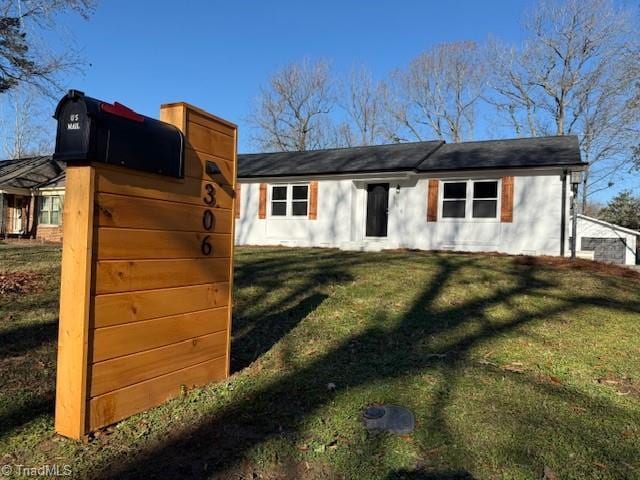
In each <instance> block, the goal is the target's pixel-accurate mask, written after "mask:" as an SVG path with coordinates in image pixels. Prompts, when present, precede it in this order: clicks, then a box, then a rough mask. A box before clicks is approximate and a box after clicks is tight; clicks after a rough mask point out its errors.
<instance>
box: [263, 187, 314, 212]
mask: <svg viewBox="0 0 640 480" xmlns="http://www.w3.org/2000/svg"><path fill="white" fill-rule="evenodd" d="M274 187H286V188H287V196H286V198H285V200H273V199H272V197H273V188H274ZM293 187H307V199H306V203H307V213H306V215H293V203H294V202H299V203H301V202H304V201H305V200H302V199H297V200H294V199H293ZM310 192H311V187H310V182H296V183H271V184H269V189H268V193H267V197H268V198H267V203H268V204H269V208H268V209H267V210H268V216H267V217H268V218H270V219H274V220H291V219H300V220H306V219H309V202H310V200H311V199H310V196H311V195H310ZM273 202H280V203H285V204H286V209H285V210H286V213H285V215H274V214H273Z"/></svg>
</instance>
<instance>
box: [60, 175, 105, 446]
mask: <svg viewBox="0 0 640 480" xmlns="http://www.w3.org/2000/svg"><path fill="white" fill-rule="evenodd" d="M67 187H68V190H67V195H66V199H65V202H64V210H65V215H64V217H65V222H64V226H63V228H64V236H65V238H66V239H67V240H66V242H64V244H63V245H62V274H61V285H60V321H59V326H58V362H57V376H56V413H55V429H56V432H58V433H60V434H62V435H65V436H67V437H71V438H76V439H77V438H81V437H82V436H83V435H85V434H86V433H87V424H86V417H87V414H86V407H87V395H88V392H87V383H88V378H87V368H88V364H89V345H90V344H91V329H90V323H91V321H90V317H91V314H92V312H91V300H92V298H91V297H92V292H91V286H92V279H91V270H92V265H93V251H92V250H93V235H94V228H93V212H94V188H95V171H94V168H93V167H68V168H67Z"/></svg>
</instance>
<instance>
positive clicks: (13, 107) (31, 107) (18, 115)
mask: <svg viewBox="0 0 640 480" xmlns="http://www.w3.org/2000/svg"><path fill="white" fill-rule="evenodd" d="M40 100H41V98H40V95H38V92H37V91H35V88H34V87H31V86H28V85H27V86H22V87H18V88H15V89H12V90H11V91H10V92H7V93H6V94H5V95H3V96H2V97H0V130H1V131H2V135H0V146H1V150H0V151H1V152H2V155H3V157H5V158H23V157H30V156H35V155H46V154H49V153H51V150H52V144H51V143H52V140H53V138H54V134H53V128H54V125H55V122H54V121H53V120H52V119H51V118H50V117H51V115H50V111H49V109H48V108H46V110H47V111H46V114H45V112H44V111H43V108H44V105H43V102H41V101H40Z"/></svg>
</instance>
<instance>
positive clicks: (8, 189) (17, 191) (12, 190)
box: [0, 185, 31, 197]
mask: <svg viewBox="0 0 640 480" xmlns="http://www.w3.org/2000/svg"><path fill="white" fill-rule="evenodd" d="M0 192H2V193H8V194H9V195H24V196H25V197H30V196H31V190H29V189H28V188H20V187H12V186H9V185H6V186H3V187H2V189H0Z"/></svg>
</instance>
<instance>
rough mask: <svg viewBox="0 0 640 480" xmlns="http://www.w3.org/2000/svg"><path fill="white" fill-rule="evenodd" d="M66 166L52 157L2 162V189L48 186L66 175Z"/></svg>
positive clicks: (0, 182) (0, 175) (0, 172)
mask: <svg viewBox="0 0 640 480" xmlns="http://www.w3.org/2000/svg"><path fill="white" fill-rule="evenodd" d="M64 169H65V164H64V163H63V162H58V161H55V160H53V159H52V158H51V156H44V157H30V158H20V159H15V160H1V161H0V190H2V187H13V188H34V187H39V186H41V185H43V184H47V183H49V182H51V181H52V180H54V179H56V178H58V177H60V175H62V174H63V173H64Z"/></svg>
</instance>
